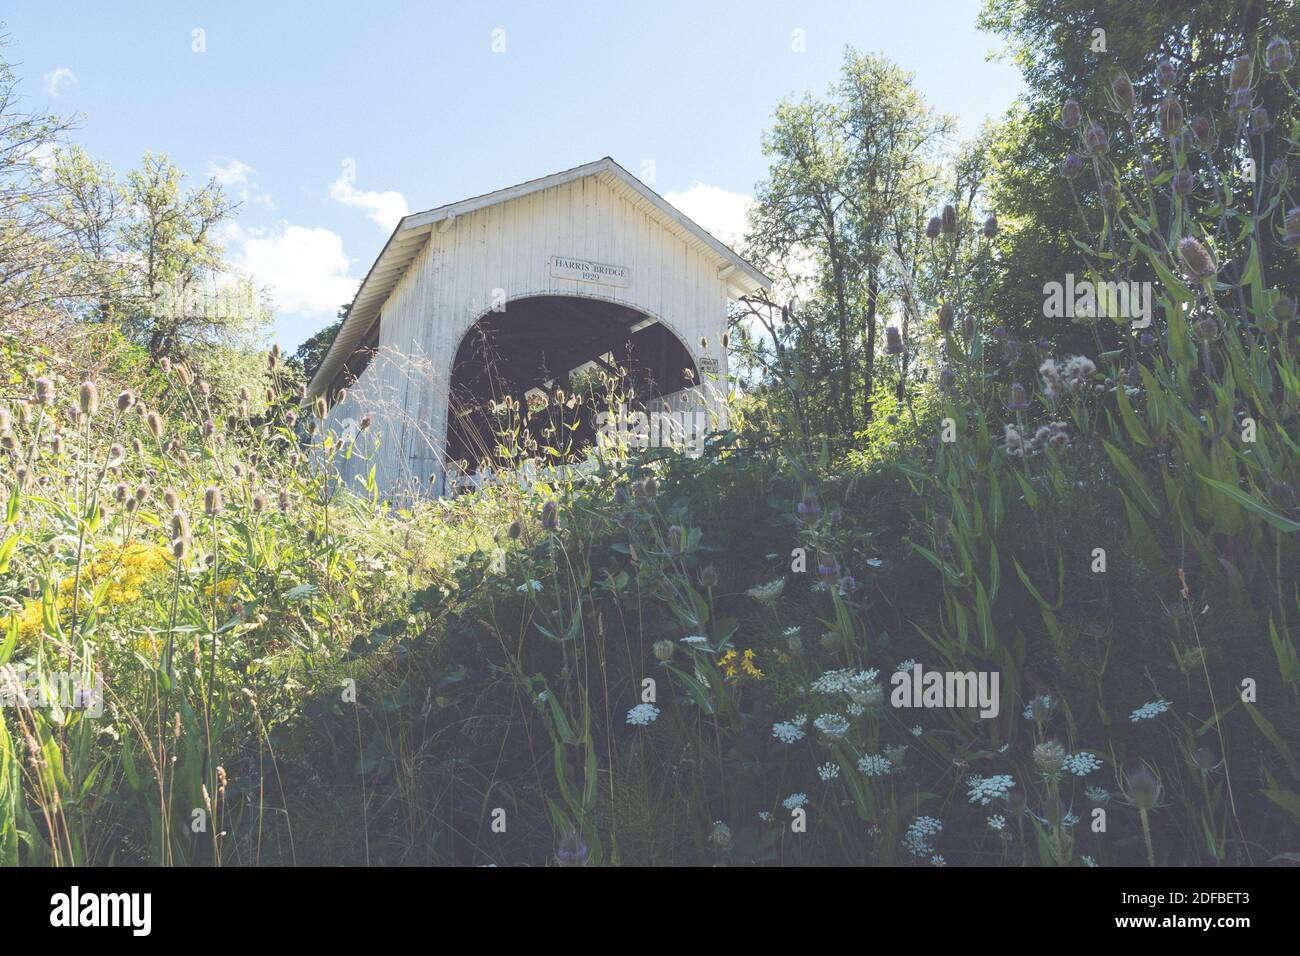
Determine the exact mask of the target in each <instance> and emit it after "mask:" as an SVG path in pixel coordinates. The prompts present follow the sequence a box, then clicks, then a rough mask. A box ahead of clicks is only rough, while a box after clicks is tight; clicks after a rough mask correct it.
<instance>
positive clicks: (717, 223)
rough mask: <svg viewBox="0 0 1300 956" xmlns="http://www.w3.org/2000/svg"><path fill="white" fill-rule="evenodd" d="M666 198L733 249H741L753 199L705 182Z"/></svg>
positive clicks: (666, 195)
mask: <svg viewBox="0 0 1300 956" xmlns="http://www.w3.org/2000/svg"><path fill="white" fill-rule="evenodd" d="M664 199H666V200H668V201H669V202H670V203H672V204H673V205H674V206H676V207H677V208H678V209H680V210H681V211H682V212H684V213H686V215H688V216H690V217H691V218H692V219H694V220H695V221H696V222H697V223H699V224H700V225H701V226H703V227H704V228H705V229H706V230H708V231H709V232H711V233H713V235H714V236H716V237H717V238H718V239H720V240H722V241H723V242H725V243H726V244H727V245H729V246H731V248H733V249H739V247H740V245H741V242H742V240H743V239H744V237H745V231H746V226H747V223H746V220H745V217H746V216H747V215H748V214H749V209H750V207H751V206H753V205H754V197H753V196H747V195H745V194H744V193H733V192H731V191H729V190H726V189H723V188H722V187H721V186H710V185H709V184H708V183H701V182H695V183H691V185H690V188H689V189H683V190H682V191H680V192H672V193H666V194H665V195H664Z"/></svg>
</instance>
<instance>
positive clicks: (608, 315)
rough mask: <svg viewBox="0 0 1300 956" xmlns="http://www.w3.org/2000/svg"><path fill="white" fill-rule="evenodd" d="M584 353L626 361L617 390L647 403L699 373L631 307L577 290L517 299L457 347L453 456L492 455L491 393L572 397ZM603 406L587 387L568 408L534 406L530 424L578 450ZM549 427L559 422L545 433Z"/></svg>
mask: <svg viewBox="0 0 1300 956" xmlns="http://www.w3.org/2000/svg"><path fill="white" fill-rule="evenodd" d="M646 323H649V324H646ZM638 326H640V327H638ZM586 363H594V367H593V368H592V369H591V370H592V371H595V372H597V373H598V372H599V371H604V372H607V373H609V374H612V375H618V374H619V372H620V370H625V371H626V376H625V377H624V378H622V385H621V386H620V387H619V389H618V390H619V392H621V393H622V394H625V395H626V394H627V393H628V392H629V391H630V392H632V393H633V394H634V395H635V403H633V402H629V403H628V404H629V406H633V405H637V406H644V405H645V403H647V402H648V401H649V400H650V399H653V398H657V397H659V396H663V395H669V394H671V393H673V392H677V391H680V390H681V389H683V388H687V387H690V386H692V385H695V384H698V381H699V380H698V378H697V377H695V376H698V371H697V369H696V368H695V363H694V361H693V360H692V359H691V356H690V353H689V352H688V351H687V350H686V348H685V347H683V345H682V344H681V342H680V341H679V340H678V339H677V337H676V336H675V335H674V334H673V333H672V332H670V331H669V330H668V329H666V328H665V327H664V326H662V325H660V324H659V323H657V322H652V321H651V320H649V319H648V318H647V317H646V316H645V315H643V314H642V313H640V312H638V311H636V310H635V309H631V308H628V307H626V306H621V305H617V304H615V303H612V302H605V301H602V300H599V299H586V298H579V297H575V296H535V297H533V298H528V299H518V300H516V301H513V302H510V303H509V304H508V305H507V306H506V309H505V311H503V312H489V313H488V314H487V315H485V316H484V317H483V318H481V319H479V321H478V322H477V323H475V324H474V327H473V328H471V329H470V331H469V332H468V333H467V334H466V335H465V338H464V339H463V340H462V341H461V343H460V348H459V349H458V350H457V352H456V361H455V363H454V365H453V367H452V376H451V396H450V407H449V409H448V427H447V453H448V460H449V462H451V463H453V465H455V463H459V462H464V463H465V470H466V471H467V472H469V473H472V472H474V471H476V470H477V469H478V468H479V466H480V465H481V464H482V463H483V462H484V460H485V459H486V458H488V457H490V456H491V454H492V451H493V449H494V448H495V446H496V443H497V440H496V437H495V430H496V429H497V428H499V427H500V419H497V418H494V417H493V416H492V415H491V413H490V412H489V402H492V401H496V402H500V401H502V400H503V399H505V398H506V397H507V396H510V397H512V398H514V399H515V400H516V401H518V402H519V403H520V405H521V407H523V408H527V407H528V401H529V397H528V394H529V393H530V392H532V390H534V389H540V390H541V391H542V392H544V393H546V395H547V396H548V397H550V398H553V397H554V395H555V392H556V390H557V389H559V390H563V391H564V392H565V395H566V398H567V397H568V396H571V395H573V394H574V391H575V389H576V388H577V387H578V385H579V383H577V382H571V381H570V373H571V372H573V371H574V370H576V369H578V368H580V367H581V366H583V365H585V364H586ZM534 395H536V393H534ZM600 410H601V409H600V408H595V407H593V405H592V404H591V402H590V396H588V401H587V402H586V403H584V404H583V405H579V406H575V407H572V408H565V407H563V406H561V407H558V408H557V407H556V405H555V403H554V402H553V401H552V402H550V403H549V406H548V407H547V408H541V409H538V410H537V411H535V412H534V413H532V414H531V415H529V416H528V430H529V433H530V434H531V436H532V437H533V438H534V439H536V440H537V442H538V443H539V444H540V445H542V446H546V445H550V446H551V447H555V448H559V449H561V450H563V448H564V445H567V444H571V445H572V450H573V451H575V452H576V451H577V450H579V449H580V448H584V447H586V446H588V445H590V444H591V443H592V442H593V441H594V440H595V433H596V430H595V424H594V417H595V413H596V412H597V411H600ZM561 420H562V422H563V426H561ZM548 427H552V428H555V429H556V432H555V433H552V434H550V435H549V436H548V435H546V434H545V432H546V429H547V428H548Z"/></svg>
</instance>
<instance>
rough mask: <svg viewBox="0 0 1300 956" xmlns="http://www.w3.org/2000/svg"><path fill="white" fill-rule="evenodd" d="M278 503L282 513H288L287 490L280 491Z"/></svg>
mask: <svg viewBox="0 0 1300 956" xmlns="http://www.w3.org/2000/svg"><path fill="white" fill-rule="evenodd" d="M276 503H277V504H278V505H279V506H280V510H281V511H284V512H287V511H288V510H289V505H290V500H289V492H288V491H287V490H286V489H283V488H282V489H280V495H279V498H278V499H277V502H276Z"/></svg>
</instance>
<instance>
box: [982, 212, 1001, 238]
mask: <svg viewBox="0 0 1300 956" xmlns="http://www.w3.org/2000/svg"><path fill="white" fill-rule="evenodd" d="M997 234H998V217H997V216H996V215H995V214H993V213H989V217H988V218H987V219H985V220H984V238H985V239H992V238H993V237H994V236H996V235H997Z"/></svg>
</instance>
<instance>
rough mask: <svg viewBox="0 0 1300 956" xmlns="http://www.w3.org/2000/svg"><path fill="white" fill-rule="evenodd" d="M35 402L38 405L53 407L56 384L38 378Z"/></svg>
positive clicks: (46, 379)
mask: <svg viewBox="0 0 1300 956" xmlns="http://www.w3.org/2000/svg"><path fill="white" fill-rule="evenodd" d="M33 400H34V401H35V402H36V404H37V405H52V404H53V403H54V383H53V382H52V381H50V380H49V379H48V378H44V377H41V378H38V379H37V380H36V394H35V396H34V398H33Z"/></svg>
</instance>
